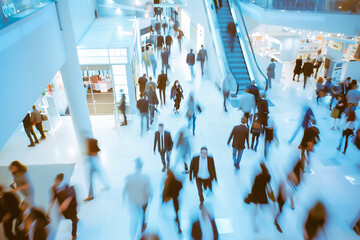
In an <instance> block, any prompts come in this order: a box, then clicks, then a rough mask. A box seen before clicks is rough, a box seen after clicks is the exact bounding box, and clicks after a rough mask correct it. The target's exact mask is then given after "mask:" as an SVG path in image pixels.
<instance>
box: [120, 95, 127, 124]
mask: <svg viewBox="0 0 360 240" xmlns="http://www.w3.org/2000/svg"><path fill="white" fill-rule="evenodd" d="M120 94H121V100H120V104H119V110H120V112H121V113H122V114H123V117H124V121H123V122H122V123H121V126H125V125H127V118H126V101H125V100H126V99H125V93H124V90H123V89H120Z"/></svg>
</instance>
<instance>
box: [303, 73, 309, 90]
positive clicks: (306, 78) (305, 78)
mask: <svg viewBox="0 0 360 240" xmlns="http://www.w3.org/2000/svg"><path fill="white" fill-rule="evenodd" d="M308 78H310V76H307V75H305V74H304V89H305V86H306V81H307V80H308Z"/></svg>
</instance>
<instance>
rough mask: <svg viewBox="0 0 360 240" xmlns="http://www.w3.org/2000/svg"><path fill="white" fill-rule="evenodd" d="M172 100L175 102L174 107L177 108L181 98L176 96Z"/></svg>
mask: <svg viewBox="0 0 360 240" xmlns="http://www.w3.org/2000/svg"><path fill="white" fill-rule="evenodd" d="M174 102H175V104H174V108H175V109H176V110H179V108H180V102H181V98H178V97H177V98H176V99H175V100H174Z"/></svg>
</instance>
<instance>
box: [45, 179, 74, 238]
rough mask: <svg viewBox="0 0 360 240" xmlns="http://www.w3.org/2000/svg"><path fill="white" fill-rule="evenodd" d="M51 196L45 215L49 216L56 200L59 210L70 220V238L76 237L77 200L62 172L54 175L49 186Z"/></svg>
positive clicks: (72, 188)
mask: <svg viewBox="0 0 360 240" xmlns="http://www.w3.org/2000/svg"><path fill="white" fill-rule="evenodd" d="M51 192H52V197H51V204H50V207H49V209H48V212H47V215H48V216H50V211H51V209H52V207H53V206H54V204H55V201H56V200H57V201H58V204H59V211H60V213H61V214H62V215H63V216H64V218H65V219H69V220H71V222H72V231H71V236H72V240H75V239H76V238H77V224H78V221H79V218H78V217H77V200H76V192H75V188H74V187H73V186H69V185H68V184H67V183H66V182H65V180H64V174H63V173H59V174H57V175H56V177H55V183H54V185H53V186H52V188H51Z"/></svg>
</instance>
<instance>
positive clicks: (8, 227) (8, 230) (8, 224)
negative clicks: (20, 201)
mask: <svg viewBox="0 0 360 240" xmlns="http://www.w3.org/2000/svg"><path fill="white" fill-rule="evenodd" d="M14 219H15V218H13V217H11V218H10V219H9V220H7V221H4V222H3V227H4V234H5V237H7V238H8V239H9V240H15V239H16V238H15V235H14V233H13V231H12V229H13V222H14Z"/></svg>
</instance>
